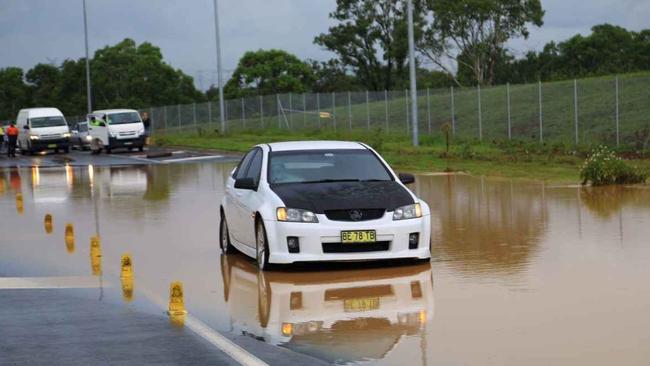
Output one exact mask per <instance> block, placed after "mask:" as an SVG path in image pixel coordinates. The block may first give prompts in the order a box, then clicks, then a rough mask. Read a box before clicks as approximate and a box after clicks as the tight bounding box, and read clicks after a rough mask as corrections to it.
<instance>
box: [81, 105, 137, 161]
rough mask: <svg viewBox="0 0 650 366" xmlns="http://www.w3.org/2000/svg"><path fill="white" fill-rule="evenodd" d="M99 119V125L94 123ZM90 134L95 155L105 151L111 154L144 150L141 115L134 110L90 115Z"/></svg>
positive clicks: (100, 112)
mask: <svg viewBox="0 0 650 366" xmlns="http://www.w3.org/2000/svg"><path fill="white" fill-rule="evenodd" d="M93 119H99V120H100V121H101V122H99V125H94V124H93V123H92V120H93ZM88 121H89V123H90V125H89V128H88V129H89V130H90V132H89V134H90V136H91V144H90V149H91V150H92V151H93V153H96V154H98V153H100V152H101V151H102V150H104V151H105V152H106V153H107V154H110V153H111V152H112V151H113V149H116V148H121V147H123V148H127V149H129V150H131V149H135V148H137V149H138V150H139V151H143V150H144V143H145V131H144V124H143V123H142V119H141V118H140V113H138V111H136V110H134V109H105V110H101V111H94V112H93V113H92V114H89V115H88Z"/></svg>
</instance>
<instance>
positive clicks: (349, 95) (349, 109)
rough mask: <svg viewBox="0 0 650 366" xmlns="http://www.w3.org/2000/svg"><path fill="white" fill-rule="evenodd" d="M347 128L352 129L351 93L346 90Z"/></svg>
mask: <svg viewBox="0 0 650 366" xmlns="http://www.w3.org/2000/svg"><path fill="white" fill-rule="evenodd" d="M348 129H350V130H351V129H352V93H350V91H348Z"/></svg>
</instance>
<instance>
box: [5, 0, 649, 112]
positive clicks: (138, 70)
mask: <svg viewBox="0 0 650 366" xmlns="http://www.w3.org/2000/svg"><path fill="white" fill-rule="evenodd" d="M413 2H414V13H415V14H414V22H415V43H416V49H417V62H418V67H417V80H418V87H420V88H426V87H429V88H438V87H449V86H452V85H453V86H458V87H463V86H474V85H476V84H481V85H494V84H503V83H506V82H510V83H528V82H536V81H538V80H541V81H552V80H561V79H567V78H577V77H585V76H598V75H605V74H613V73H627V72H635V71H644V70H649V69H650V29H646V30H642V31H640V32H634V31H629V30H626V29H625V28H622V27H619V26H615V25H610V24H601V25H596V26H594V27H593V28H592V32H591V34H589V35H586V36H582V35H575V36H573V37H571V38H569V39H567V40H564V41H561V42H558V43H556V42H549V43H548V44H546V45H545V46H544V47H543V49H542V50H540V51H530V52H528V53H526V54H525V55H523V56H522V55H517V54H516V53H515V52H514V51H512V50H510V49H508V47H507V44H508V42H509V41H510V40H512V39H514V38H527V37H528V35H529V34H530V29H531V28H536V27H541V26H543V18H544V10H543V9H542V6H541V2H540V1H539V0H413ZM329 17H330V18H331V19H332V20H333V21H334V24H333V25H332V26H331V27H330V28H329V29H328V30H327V32H324V33H322V34H319V35H317V36H316V37H315V38H314V44H315V45H317V46H319V47H322V48H323V49H325V50H328V51H330V52H331V53H332V54H333V55H334V57H333V58H332V59H330V60H327V61H315V60H301V59H300V58H298V57H297V56H295V55H292V54H291V53H289V52H286V51H284V50H276V49H271V50H257V51H249V52H246V53H245V54H244V55H243V56H242V57H241V59H240V60H239V62H238V65H237V68H236V70H235V71H234V72H233V74H232V76H231V78H230V79H229V80H228V81H227V83H226V85H225V86H224V94H225V96H226V98H239V97H247V96H253V95H263V94H274V93H290V92H291V93H304V92H333V91H348V90H352V91H354V90H375V91H376V90H385V89H387V90H394V89H404V88H406V87H407V86H408V67H407V66H408V42H407V18H406V0H337V2H336V9H335V10H334V11H333V12H331V13H330V14H329ZM90 68H91V73H92V80H93V97H94V100H93V106H94V107H95V108H108V107H114V106H130V107H134V108H138V107H146V106H156V105H166V104H179V103H191V102H200V101H205V100H214V99H216V98H217V95H218V90H217V88H216V87H214V86H212V87H211V88H210V89H208V90H207V92H206V93H202V92H201V91H199V90H197V89H196V88H195V86H194V82H193V79H192V78H191V77H190V76H188V75H186V74H184V73H183V72H182V71H181V70H178V69H174V68H173V67H172V66H170V65H169V64H167V63H165V61H164V60H163V57H162V53H161V51H160V49H159V48H158V47H156V46H154V45H152V44H151V43H148V42H145V43H142V44H140V45H137V44H136V43H135V42H134V41H133V40H131V39H125V40H124V41H122V42H120V43H118V44H117V45H114V46H107V47H105V48H103V49H100V50H97V52H95V54H94V57H93V58H92V59H91V60H90ZM85 96H86V84H85V59H83V58H81V59H78V60H66V61H64V62H63V63H62V64H61V65H49V64H38V65H36V66H34V67H33V68H32V69H30V70H28V71H27V72H26V73H24V72H23V70H21V69H19V68H15V67H9V68H5V69H0V118H12V117H13V116H15V114H16V111H17V110H18V109H20V108H22V107H24V106H35V105H39V106H44V105H48V106H58V107H59V108H61V109H62V110H63V111H64V113H66V114H83V113H84V112H85V108H86V107H85V106H86V99H85V98H86V97H85Z"/></svg>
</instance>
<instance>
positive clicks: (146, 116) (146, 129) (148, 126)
mask: <svg viewBox="0 0 650 366" xmlns="http://www.w3.org/2000/svg"><path fill="white" fill-rule="evenodd" d="M142 124H143V125H144V139H145V145H149V135H150V134H151V119H150V118H149V113H147V112H142Z"/></svg>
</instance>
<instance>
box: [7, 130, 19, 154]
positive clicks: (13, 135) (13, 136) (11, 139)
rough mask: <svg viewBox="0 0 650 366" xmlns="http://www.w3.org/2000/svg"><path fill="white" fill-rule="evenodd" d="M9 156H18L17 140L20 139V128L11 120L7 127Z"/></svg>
mask: <svg viewBox="0 0 650 366" xmlns="http://www.w3.org/2000/svg"><path fill="white" fill-rule="evenodd" d="M5 133H6V134H7V142H8V143H7V156H8V157H10V158H15V157H16V142H17V141H18V129H17V128H16V126H14V123H13V122H11V124H10V125H9V127H8V128H7V132H5Z"/></svg>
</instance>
